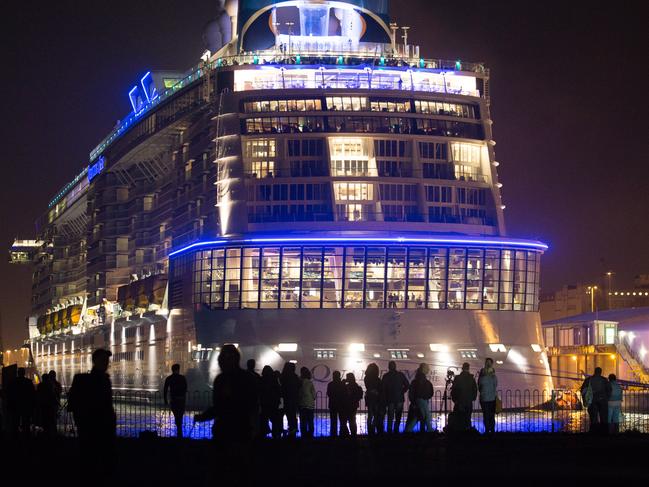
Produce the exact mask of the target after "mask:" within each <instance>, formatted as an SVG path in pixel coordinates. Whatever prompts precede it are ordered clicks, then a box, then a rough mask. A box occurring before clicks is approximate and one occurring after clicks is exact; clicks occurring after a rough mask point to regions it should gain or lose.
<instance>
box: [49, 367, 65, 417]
mask: <svg viewBox="0 0 649 487" xmlns="http://www.w3.org/2000/svg"><path fill="white" fill-rule="evenodd" d="M48 375H49V376H50V382H51V384H52V388H53V389H54V394H55V395H56V403H57V404H58V406H60V405H61V395H62V394H63V386H62V385H61V383H60V382H59V381H58V380H56V372H55V371H54V370H50V371H49V373H48ZM57 409H58V407H57Z"/></svg>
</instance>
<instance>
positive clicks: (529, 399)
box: [58, 390, 649, 439]
mask: <svg viewBox="0 0 649 487" xmlns="http://www.w3.org/2000/svg"><path fill="white" fill-rule="evenodd" d="M499 397H500V398H501V400H502V405H503V411H502V412H501V413H499V414H497V415H496V431H497V432H503V433H585V432H588V430H589V419H588V412H587V410H586V409H585V408H584V407H583V406H582V404H581V400H580V397H579V393H578V392H574V391H540V390H504V391H500V393H499ZM61 402H62V406H61V409H60V413H59V416H58V431H59V434H61V435H65V436H75V435H76V428H75V425H74V420H73V418H72V414H71V413H70V412H68V411H67V408H66V407H65V405H66V401H65V395H64V397H63V399H62V401H61ZM113 404H114V408H115V412H116V415H117V434H118V436H121V437H138V436H139V435H140V434H141V433H142V432H153V433H155V434H157V435H158V436H161V437H173V436H175V435H176V426H175V423H174V418H173V415H172V413H171V411H170V410H169V409H168V407H165V405H164V402H163V398H162V395H161V394H160V393H159V392H139V391H115V392H114V394H113ZM211 404H212V393H211V392H210V391H197V392H191V393H188V395H187V400H186V412H185V415H184V419H183V433H184V436H185V437H190V438H193V439H210V438H211V437H212V422H203V423H198V422H194V419H193V418H194V416H195V415H196V414H198V413H200V412H202V411H205V410H206V409H207V408H208V407H209V406H210V405H211ZM430 408H431V417H432V427H433V429H434V430H437V431H440V432H441V431H443V430H444V428H445V426H446V424H447V422H448V417H449V414H450V413H451V411H452V410H453V402H452V401H451V399H450V398H448V399H447V400H445V399H444V395H443V391H436V392H435V394H434V396H433V398H432V399H431V401H430ZM408 409H409V404H408V401H407V400H406V402H405V404H404V409H403V415H402V417H401V419H400V427H399V431H400V432H403V431H404V430H405V425H406V420H407V416H408ZM471 421H472V425H473V426H474V427H475V428H476V430H478V431H479V432H483V431H484V427H483V423H482V410H481V408H480V403H479V401H475V403H474V405H473V414H472V418H471ZM283 422H284V428H283V429H284V430H285V431H286V430H287V428H288V426H287V421H286V418H285V417H284V418H283ZM356 422H357V425H358V434H359V435H365V434H367V408H366V406H365V403H364V401H361V404H360V407H359V409H358V411H357V414H356ZM386 422H387V418H386V417H384V429H385V425H386ZM314 423H315V436H317V437H323V436H329V435H330V420H329V412H328V401H327V398H326V397H325V396H324V395H323V394H322V393H320V392H319V393H318V394H317V398H316V410H315V419H314ZM418 428H419V427H418V425H417V426H415V430H414V431H418ZM625 431H637V432H642V433H649V390H645V391H627V392H626V393H625V396H624V401H623V403H622V417H621V423H620V432H625ZM298 436H299V434H298Z"/></svg>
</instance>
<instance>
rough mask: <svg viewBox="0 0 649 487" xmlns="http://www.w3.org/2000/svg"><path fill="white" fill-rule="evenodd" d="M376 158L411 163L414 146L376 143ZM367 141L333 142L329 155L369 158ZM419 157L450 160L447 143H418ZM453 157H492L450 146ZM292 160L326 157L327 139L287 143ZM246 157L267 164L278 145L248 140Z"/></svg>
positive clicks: (467, 146) (475, 160) (479, 147)
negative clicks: (404, 160) (408, 160)
mask: <svg viewBox="0 0 649 487" xmlns="http://www.w3.org/2000/svg"><path fill="white" fill-rule="evenodd" d="M371 142H373V145H374V147H373V148H374V156H375V157H377V158H399V159H404V158H405V159H408V158H410V157H411V156H412V144H411V143H410V142H408V141H405V140H389V139H379V140H373V141H371ZM367 143H368V141H366V140H365V139H363V138H332V139H331V140H330V144H331V147H330V151H331V157H332V158H339V157H350V156H358V157H362V158H369V148H368V147H367ZM417 146H418V148H419V157H420V158H421V159H432V160H436V161H447V160H448V159H449V157H448V154H449V147H448V144H447V143H446V142H424V141H418V142H417ZM450 146H451V148H450V150H451V154H452V156H453V160H454V161H456V162H463V163H466V164H473V165H480V164H481V163H482V162H483V161H487V160H488V158H489V154H488V151H487V148H486V147H485V146H484V144H475V143H467V142H451V144H450ZM287 149H288V156H289V157H300V158H305V157H324V156H326V151H325V140H324V139H311V138H306V139H290V140H288V141H287ZM243 152H244V156H245V157H246V158H247V159H251V160H267V159H271V158H275V157H277V141H276V140H275V139H272V138H263V139H248V140H246V141H245V143H244V151H243Z"/></svg>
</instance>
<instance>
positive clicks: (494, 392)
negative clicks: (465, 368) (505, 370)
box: [478, 358, 498, 434]
mask: <svg viewBox="0 0 649 487" xmlns="http://www.w3.org/2000/svg"><path fill="white" fill-rule="evenodd" d="M478 389H479V390H480V408H481V409H482V420H483V422H484V430H485V433H486V434H491V433H495V432H496V398H497V397H498V377H496V369H494V361H493V359H491V358H488V359H486V360H485V363H484V368H482V369H480V373H479V374H478Z"/></svg>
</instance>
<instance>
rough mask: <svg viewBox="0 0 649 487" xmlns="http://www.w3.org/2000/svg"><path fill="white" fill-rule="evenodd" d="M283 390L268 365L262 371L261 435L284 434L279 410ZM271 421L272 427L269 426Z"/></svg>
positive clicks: (279, 435)
mask: <svg viewBox="0 0 649 487" xmlns="http://www.w3.org/2000/svg"><path fill="white" fill-rule="evenodd" d="M281 396H282V391H281V389H280V386H279V382H278V381H277V377H276V376H275V372H274V371H273V369H272V368H271V367H270V366H269V365H266V366H265V367H264V368H263V369H262V371H261V379H260V381H259V403H260V404H259V405H260V431H259V433H260V436H261V437H266V435H267V434H268V433H269V432H270V433H271V434H272V436H273V438H279V437H281V436H282V416H281V414H280V412H279V403H280V400H281ZM269 421H270V424H271V429H269V428H268V422H269Z"/></svg>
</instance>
